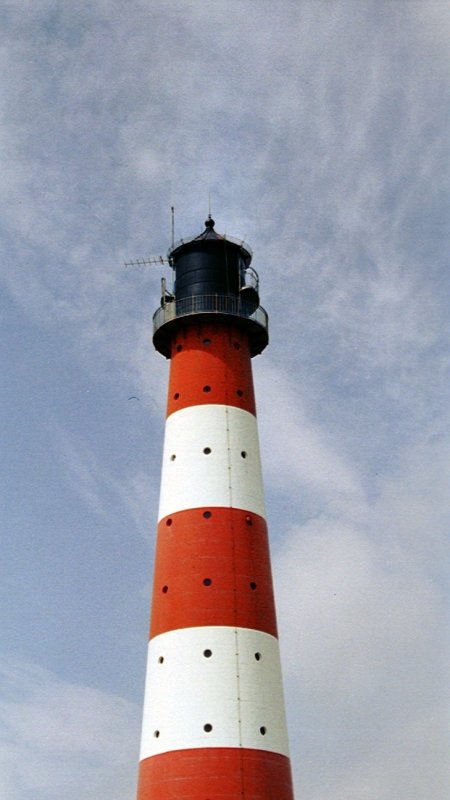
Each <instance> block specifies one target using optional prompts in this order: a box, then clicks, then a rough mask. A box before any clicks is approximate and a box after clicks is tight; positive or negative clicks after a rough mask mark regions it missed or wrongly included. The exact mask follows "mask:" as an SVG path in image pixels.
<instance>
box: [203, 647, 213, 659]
mask: <svg viewBox="0 0 450 800" xmlns="http://www.w3.org/2000/svg"><path fill="white" fill-rule="evenodd" d="M203 655H204V656H205V658H211V656H212V650H209V649H206V650H203Z"/></svg>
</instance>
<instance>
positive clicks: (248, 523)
mask: <svg viewBox="0 0 450 800" xmlns="http://www.w3.org/2000/svg"><path fill="white" fill-rule="evenodd" d="M245 522H246V524H247V525H253V520H252V518H251V516H250V514H247V515H246V517H245Z"/></svg>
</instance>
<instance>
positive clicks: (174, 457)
mask: <svg viewBox="0 0 450 800" xmlns="http://www.w3.org/2000/svg"><path fill="white" fill-rule="evenodd" d="M175 459H176V455H175V453H172V455H171V456H170V460H171V461H175Z"/></svg>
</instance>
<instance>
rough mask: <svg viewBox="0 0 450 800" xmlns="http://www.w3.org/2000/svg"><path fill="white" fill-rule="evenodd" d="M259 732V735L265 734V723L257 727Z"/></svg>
mask: <svg viewBox="0 0 450 800" xmlns="http://www.w3.org/2000/svg"><path fill="white" fill-rule="evenodd" d="M259 732H260V734H261V736H265V735H266V733H267V728H266V727H265V725H261V727H260V729H259Z"/></svg>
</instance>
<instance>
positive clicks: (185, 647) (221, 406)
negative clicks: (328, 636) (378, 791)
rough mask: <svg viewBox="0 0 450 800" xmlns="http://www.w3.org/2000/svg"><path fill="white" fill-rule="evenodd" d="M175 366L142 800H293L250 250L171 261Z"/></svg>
mask: <svg viewBox="0 0 450 800" xmlns="http://www.w3.org/2000/svg"><path fill="white" fill-rule="evenodd" d="M169 257H170V261H171V263H172V265H173V267H174V270H175V291H174V294H173V295H167V294H166V295H165V296H163V298H162V303H161V307H160V308H159V309H158V311H157V312H156V314H155V317H154V337H153V341H154V344H155V347H156V349H157V350H159V352H161V353H162V354H163V355H165V356H166V357H168V358H170V359H171V369H170V382H169V394H168V404H167V419H166V430H165V441H164V453H163V467H162V477H161V495H160V508H159V522H158V536H157V546H156V560H155V572H154V582H153V599H152V614H151V625H150V641H149V652H148V665H147V677H146V690H145V702H144V717H143V726H142V741H141V762H140V773H139V785H138V800H169V799H170V800H173V799H174V798H181V797H182V798H184V799H185V800H215V799H216V798H217V800H219V798H220V800H238V798H241V799H242V798H247V799H248V800H269V798H271V799H272V798H277V800H292V798H293V792H292V782H291V772H290V761H289V754H288V742H287V732H286V721H285V713H284V700H283V689H282V680H281V668H280V658H279V647H278V639H277V629H276V617H275V605H274V597H273V587H272V576H271V567H270V555H269V545H268V537H267V526H266V521H265V508H264V495H263V488H262V478H261V465H260V456H259V443H258V431H257V424H256V412H255V400H254V392H253V379H252V369H251V357H252V356H254V355H257V354H258V353H260V352H261V351H262V350H263V349H264V347H265V346H266V345H267V342H268V333H267V315H266V312H265V311H264V309H262V308H261V307H260V306H259V297H258V278H257V275H256V273H255V272H254V270H253V269H251V267H250V261H251V251H250V249H249V248H248V246H247V245H245V244H244V243H243V242H240V241H237V240H234V239H230V238H225V237H221V236H219V235H218V234H217V233H216V232H215V230H214V222H213V220H212V219H211V218H209V219H208V220H207V222H206V230H205V232H204V233H203V234H201V235H200V236H198V237H196V238H194V239H190V240H187V241H182V242H181V243H180V244H178V245H177V246H176V247H174V248H172V250H171V251H169Z"/></svg>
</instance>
